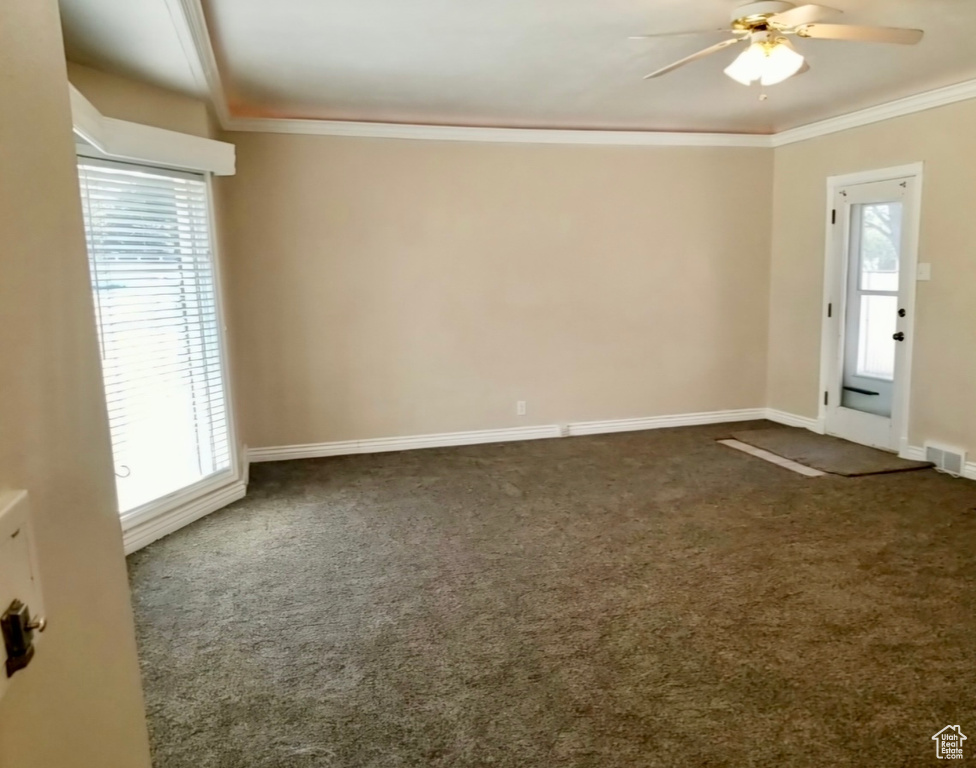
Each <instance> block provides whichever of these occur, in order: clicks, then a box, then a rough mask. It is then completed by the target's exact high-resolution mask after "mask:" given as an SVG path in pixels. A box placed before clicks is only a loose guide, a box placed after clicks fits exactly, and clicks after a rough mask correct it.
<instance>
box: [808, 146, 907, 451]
mask: <svg viewBox="0 0 976 768" xmlns="http://www.w3.org/2000/svg"><path fill="white" fill-rule="evenodd" d="M923 169H924V164H923V163H920V162H919V163H911V164H909V165H899V166H895V167H892V168H879V169H877V170H871V171H860V172H858V173H849V174H844V175H839V176H828V177H827V205H826V211H825V214H824V233H825V234H824V243H825V246H824V280H823V301H822V304H821V315H820V318H821V325H820V390H819V392H818V398H819V406H818V411H817V421H818V430H817V431H818V432H821V433H823V432H825V431H826V427H827V404H826V403H825V402H824V393H826V392H828V391H829V390H830V389H831V382H833V381H835V380H837V378H838V377H839V376H840V369H839V366H840V365H841V361H840V360H839V358H838V357H837V356H836V355H835V352H836V350H837V343H836V340H834V339H833V338H832V335H833V334H835V333H836V332H837V328H838V327H839V326H838V324H836V323H835V322H834V321H835V319H836V315H835V316H834V317H828V316H827V312H828V307H829V305H830V304H833V305H834V306H835V307H839V306H840V305H841V302H840V301H839V300H838V297H837V296H835V295H834V294H835V293H836V291H837V288H838V286H839V285H840V277H841V275H844V276H845V279H846V266H847V265H846V264H844V263H842V262H843V261H844V250H843V243H841V242H840V238H839V237H838V236H837V229H836V226H837V225H835V224H834V222H833V213H832V212H833V210H834V199H835V197H836V195H837V191H838V190H839V189H840V188H842V187H847V186H851V185H853V184H870V183H872V182H877V181H892V180H895V179H905V178H912V179H914V182H915V183H914V184H913V185H912V191H911V197H910V203H911V205H910V208H911V212H910V215H909V217H908V218H906V219H905V222H904V224H905V226H906V227H907V229H908V232H907V237H906V243H907V248H906V251H905V253H903V254H902V255H901V257H902V265H903V268H904V274H905V275H907V276H908V277H909V279H908V281H907V284H906V286H905V291H904V299H905V303H904V308H905V311H906V314H907V317H906V325H905V326H904V328H905V332H906V338H905V341H904V342H902V343H901V344H900V345H899V346H900V350H899V352H900V354H901V359H900V360H899V370H900V373H899V378H900V380H899V386H898V388H897V390H896V393H895V397H894V400H893V402H892V418H891V429H892V434H893V435H894V437H895V440H896V446H897V449H898V453H899V454H903V453H905V451H906V450H907V449H908V424H909V420H910V403H911V381H912V356H913V351H914V346H915V289H916V282H917V274H918V244H919V230H920V224H921V213H922V174H923ZM838 224H839V223H838ZM845 285H846V283H845Z"/></svg>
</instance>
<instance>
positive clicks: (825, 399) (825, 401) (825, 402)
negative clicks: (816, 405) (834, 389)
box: [824, 392, 829, 405]
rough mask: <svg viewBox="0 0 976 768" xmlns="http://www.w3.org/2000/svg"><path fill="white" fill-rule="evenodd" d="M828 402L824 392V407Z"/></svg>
mask: <svg viewBox="0 0 976 768" xmlns="http://www.w3.org/2000/svg"><path fill="white" fill-rule="evenodd" d="M828 402H829V396H828V394H827V393H826V392H824V405H827V403H828Z"/></svg>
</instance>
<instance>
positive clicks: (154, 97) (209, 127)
mask: <svg viewBox="0 0 976 768" xmlns="http://www.w3.org/2000/svg"><path fill="white" fill-rule="evenodd" d="M68 79H69V80H70V81H71V84H72V85H73V86H74V87H75V88H77V89H78V90H79V91H81V92H82V94H84V96H85V98H86V99H88V100H89V101H90V102H91V103H92V104H94V105H95V107H96V108H97V109H98V111H99V112H101V113H102V114H103V115H107V116H108V117H114V118H116V119H118V120H128V121H130V122H133V123H142V124H143V125H153V126H155V127H157V128H165V129H166V130H169V131H179V132H180V133H190V134H193V135H195V136H205V137H209V138H213V137H214V136H215V134H216V133H217V128H216V126H215V123H214V121H213V119H212V117H211V115H210V111H209V109H208V107H207V104H206V102H204V101H201V100H199V99H194V98H192V97H190V96H184V95H183V94H180V93H175V92H174V91H169V90H166V89H165V88H157V87H156V86H153V85H148V84H146V83H141V82H139V81H136V80H130V79H128V78H125V77H119V76H118V75H111V74H108V73H106V72H100V71H99V70H97V69H92V68H91V67H85V66H82V65H81V64H75V63H74V62H71V61H69V62H68Z"/></svg>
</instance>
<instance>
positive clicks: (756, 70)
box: [725, 40, 803, 85]
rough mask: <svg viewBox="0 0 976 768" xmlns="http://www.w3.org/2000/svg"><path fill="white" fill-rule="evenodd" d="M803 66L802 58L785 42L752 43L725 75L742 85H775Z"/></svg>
mask: <svg viewBox="0 0 976 768" xmlns="http://www.w3.org/2000/svg"><path fill="white" fill-rule="evenodd" d="M802 66H803V57H802V56H801V55H800V54H799V53H797V52H796V51H795V50H794V49H793V46H791V45H790V44H789V43H788V42H786V41H785V40H778V41H776V42H774V43H768V42H761V43H753V44H752V45H750V46H749V47H748V48H746V49H745V50H744V51H743V52H742V53H740V54H739V55H738V56H737V57H736V59H735V61H733V62H732V63H731V64H729V66H728V67H726V68H725V74H727V75H728V76H729V77H731V78H732V79H733V80H735V81H736V82H739V83H742V84H743V85H751V84H752V83H754V82H756V80H759V81H760V82H761V83H762V84H763V85H776V83H781V82H783V81H784V80H786V79H787V78H788V77H792V76H793V75H795V74H796V73H797V72H798V71H799V69H800V67H802Z"/></svg>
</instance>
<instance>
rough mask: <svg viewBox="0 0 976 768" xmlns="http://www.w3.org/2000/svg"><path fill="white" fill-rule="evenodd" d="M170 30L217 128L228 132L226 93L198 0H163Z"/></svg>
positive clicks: (228, 108)
mask: <svg viewBox="0 0 976 768" xmlns="http://www.w3.org/2000/svg"><path fill="white" fill-rule="evenodd" d="M165 3H166V6H167V8H168V9H169V14H170V16H171V17H172V19H173V26H174V27H175V28H176V32H177V34H178V35H179V38H180V45H181V46H182V48H183V52H184V53H185V54H186V59H187V62H188V63H189V66H190V70H191V71H192V72H193V76H194V78H196V80H197V81H198V82H199V81H201V80H202V82H201V83H200V85H201V86H202V87H203V89H204V90H205V92H207V93H209V95H210V101H211V103H212V104H213V108H214V113H215V115H216V117H217V121H218V122H219V123H220V127H221V128H223V129H224V130H228V125H229V123H230V121H231V120H232V117H231V114H230V106H229V105H228V101H227V92H226V91H225V90H224V82H223V79H222V78H221V76H220V68H219V67H218V66H217V56H216V54H215V53H214V49H213V43H212V41H211V40H210V31H209V30H208V29H207V17H206V16H205V15H204V12H203V5H202V3H201V1H200V0H165Z"/></svg>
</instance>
